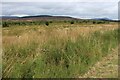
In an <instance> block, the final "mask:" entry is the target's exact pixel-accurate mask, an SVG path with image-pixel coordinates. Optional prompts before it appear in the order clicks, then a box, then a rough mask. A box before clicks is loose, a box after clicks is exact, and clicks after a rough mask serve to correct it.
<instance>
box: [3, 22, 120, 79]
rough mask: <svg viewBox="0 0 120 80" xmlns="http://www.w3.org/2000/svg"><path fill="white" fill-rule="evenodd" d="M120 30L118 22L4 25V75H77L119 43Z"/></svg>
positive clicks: (37, 76) (65, 76) (73, 76)
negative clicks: (119, 34) (119, 33)
mask: <svg viewBox="0 0 120 80" xmlns="http://www.w3.org/2000/svg"><path fill="white" fill-rule="evenodd" d="M118 32H119V29H118V23H116V22H111V23H104V24H103V23H101V24H93V23H88V24H86V23H73V24H69V23H66V22H64V23H63V22H62V23H57V22H56V23H55V22H52V23H50V24H49V25H44V24H38V25H10V26H9V27H3V28H2V34H3V36H2V39H3V66H2V73H3V74H2V76H3V78H71V77H72V78H78V77H79V76H83V75H84V74H85V73H86V72H87V71H88V70H89V68H90V67H91V66H93V65H94V64H95V63H97V62H98V61H100V60H101V59H102V58H103V57H105V56H107V55H108V54H111V52H112V50H113V49H115V48H116V47H117V46H118ZM108 77H109V76H108Z"/></svg>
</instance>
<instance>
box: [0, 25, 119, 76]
mask: <svg viewBox="0 0 120 80" xmlns="http://www.w3.org/2000/svg"><path fill="white" fill-rule="evenodd" d="M61 26H69V25H61ZM74 26H75V27H74ZM117 28H118V25H117V24H104V25H97V24H96V25H72V27H66V28H63V27H60V28H59V26H56V27H52V28H51V27H46V26H30V27H29V26H24V27H23V26H19V27H16V26H15V27H11V28H3V37H2V38H3V52H4V53H3V60H4V61H3V64H4V65H3V76H4V77H10V76H14V73H16V72H17V69H18V68H17V67H16V66H17V64H18V63H20V64H18V66H20V67H24V66H26V67H29V65H30V64H32V63H33V62H34V61H35V60H37V57H38V56H40V54H41V53H42V52H44V51H46V50H44V49H42V47H43V46H44V45H46V44H47V43H48V42H49V41H50V40H53V41H56V42H55V43H58V44H57V46H61V45H62V44H61V43H62V42H63V43H64V42H66V41H68V40H69V39H70V40H71V41H72V42H74V43H75V42H76V40H77V39H78V38H79V37H80V35H81V36H83V37H84V36H90V35H91V34H92V33H94V32H95V31H100V32H101V33H104V32H106V31H109V30H115V29H117ZM60 40H63V41H60ZM24 53H25V56H24V57H23V56H20V55H23V54H24ZM16 68H17V69H16ZM14 70H16V72H15V71H14ZM18 71H19V69H18ZM12 73H13V74H12ZM18 73H19V74H18V75H17V76H19V77H22V76H21V72H18ZM17 76H15V77H17Z"/></svg>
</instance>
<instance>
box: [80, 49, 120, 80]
mask: <svg viewBox="0 0 120 80" xmlns="http://www.w3.org/2000/svg"><path fill="white" fill-rule="evenodd" d="M79 78H118V48H116V49H113V52H112V53H110V54H109V55H107V56H106V57H103V59H101V60H100V61H98V62H97V63H96V64H95V65H93V66H92V67H91V68H89V71H88V72H87V73H85V74H84V75H83V76H79Z"/></svg>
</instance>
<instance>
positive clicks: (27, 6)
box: [2, 0, 118, 19]
mask: <svg viewBox="0 0 120 80" xmlns="http://www.w3.org/2000/svg"><path fill="white" fill-rule="evenodd" d="M7 1H8V2H7ZM18 1H20V0H18ZM24 1H25V0H24ZM24 1H21V2H14V0H12V1H11V0H6V1H3V3H2V15H17V16H24V15H64V16H72V17H77V18H98V17H100V18H101V17H106V18H110V19H118V0H114V2H113V0H109V2H105V0H104V1H102V2H97V1H95V2H89V1H86V2H85V1H84V2H82V1H74V2H73V1H72V0H71V2H70V1H69V2H67V1H66V2H64V1H62V2H55V1H54V0H53V2H48V1H46V0H45V1H46V2H42V1H41V2H40V1H39V2H37V1H36V2H35V1H34V2H30V1H29V2H28V1H26V2H24ZM31 1H33V0H31ZM106 1H107V0H106Z"/></svg>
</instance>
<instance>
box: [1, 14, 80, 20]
mask: <svg viewBox="0 0 120 80" xmlns="http://www.w3.org/2000/svg"><path fill="white" fill-rule="evenodd" d="M2 19H3V20H27V21H31V20H45V21H46V20H78V19H77V18H73V17H69V16H51V15H36V16H24V17H17V16H3V17H2Z"/></svg>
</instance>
